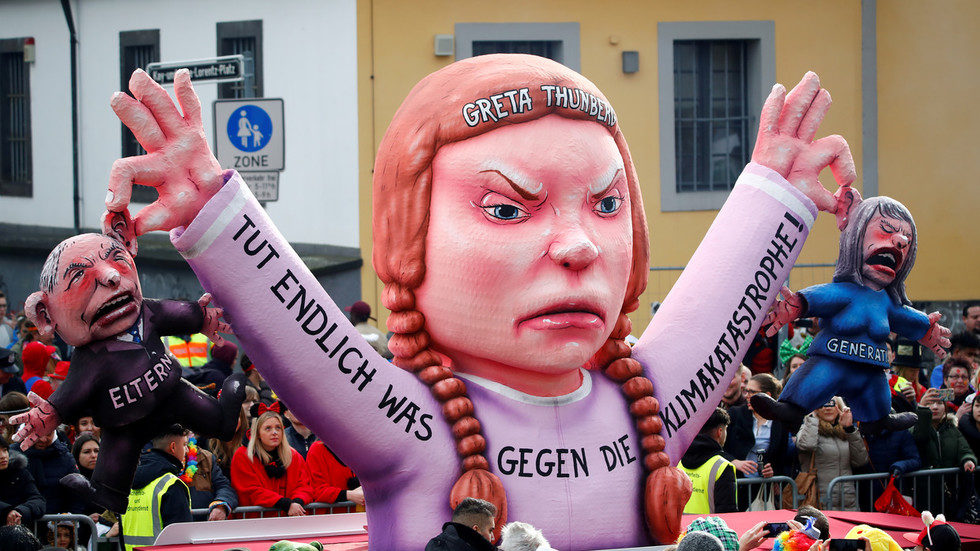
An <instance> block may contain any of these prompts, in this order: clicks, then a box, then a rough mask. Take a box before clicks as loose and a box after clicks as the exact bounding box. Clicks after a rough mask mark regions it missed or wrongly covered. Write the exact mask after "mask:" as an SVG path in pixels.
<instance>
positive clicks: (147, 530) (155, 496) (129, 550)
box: [122, 473, 191, 551]
mask: <svg viewBox="0 0 980 551" xmlns="http://www.w3.org/2000/svg"><path fill="white" fill-rule="evenodd" d="M174 484H180V485H181V486H183V487H184V491H185V492H187V503H188V507H189V506H190V502H191V491H190V490H189V489H188V488H187V484H184V481H183V480H181V479H180V478H178V477H176V476H174V475H173V474H170V473H166V474H164V475H163V476H161V477H160V478H157V479H156V480H154V481H153V482H150V483H149V484H147V485H146V486H144V487H142V488H140V489H138V490H137V489H133V490H132V491H131V492H130V493H129V506H128V507H127V508H126V512H125V513H124V514H123V516H122V533H123V537H124V538H125V540H126V551H133V549H134V548H136V547H140V546H148V545H153V543H154V542H155V541H156V539H157V535H158V534H159V533H160V531H161V530H163V518H161V517H160V503H162V502H163V494H165V493H167V490H168V489H170V487H171V486H173V485H174Z"/></svg>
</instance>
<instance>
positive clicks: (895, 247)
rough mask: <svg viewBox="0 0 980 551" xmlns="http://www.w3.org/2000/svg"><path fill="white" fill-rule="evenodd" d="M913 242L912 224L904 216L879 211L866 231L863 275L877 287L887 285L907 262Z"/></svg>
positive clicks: (869, 284) (869, 285)
mask: <svg viewBox="0 0 980 551" xmlns="http://www.w3.org/2000/svg"><path fill="white" fill-rule="evenodd" d="M911 243H912V225H911V224H909V223H908V222H906V221H904V220H898V219H896V218H892V217H890V216H883V215H882V214H880V213H878V214H875V215H874V216H873V217H872V218H871V220H870V221H869V222H868V227H867V228H866V229H865V231H864V266H863V267H862V268H861V275H862V276H863V277H864V281H865V284H866V285H867V286H868V287H871V288H872V289H874V290H876V291H877V290H880V289H884V288H885V287H887V286H888V285H889V284H890V283H891V282H892V281H894V280H895V274H897V273H898V271H899V270H901V269H902V266H904V265H905V260H906V255H908V252H909V245H910V244H911Z"/></svg>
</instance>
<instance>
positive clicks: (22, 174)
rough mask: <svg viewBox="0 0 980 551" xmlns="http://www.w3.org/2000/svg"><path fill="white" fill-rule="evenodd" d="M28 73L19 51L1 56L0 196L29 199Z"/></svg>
mask: <svg viewBox="0 0 980 551" xmlns="http://www.w3.org/2000/svg"><path fill="white" fill-rule="evenodd" d="M32 176H33V171H32V164H31V88H30V71H29V70H28V65H27V63H25V62H24V54H23V53H22V52H21V51H12V52H11V51H8V52H3V53H0V195H10V196H20V197H30V196H31V195H32V193H33V181H32Z"/></svg>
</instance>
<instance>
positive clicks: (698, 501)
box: [677, 455, 737, 515]
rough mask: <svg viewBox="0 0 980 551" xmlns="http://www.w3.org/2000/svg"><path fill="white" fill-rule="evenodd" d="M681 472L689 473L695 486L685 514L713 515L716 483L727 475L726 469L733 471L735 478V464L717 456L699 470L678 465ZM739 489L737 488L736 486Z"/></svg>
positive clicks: (682, 463)
mask: <svg viewBox="0 0 980 551" xmlns="http://www.w3.org/2000/svg"><path fill="white" fill-rule="evenodd" d="M677 467H678V468H680V470H682V471H684V472H685V473H687V476H688V478H690V479H691V484H692V485H693V486H694V491H693V492H691V499H690V500H688V502H687V505H685V506H684V514H689V513H690V514H696V515H701V514H713V513H714V512H715V482H716V481H717V480H718V479H719V478H721V475H723V474H724V473H725V469H728V468H731V469H732V476H733V477H734V476H735V464H734V463H732V462H731V461H728V460H727V459H725V458H724V457H722V456H720V455H716V456H714V457H712V458H711V459H709V460H707V461H705V462H704V464H703V465H701V466H700V467H698V468H697V469H689V468H687V467H685V466H684V462H683V461H682V462H681V463H680V464H678V465H677ZM736 488H737V486H736Z"/></svg>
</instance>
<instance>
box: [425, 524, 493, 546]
mask: <svg viewBox="0 0 980 551" xmlns="http://www.w3.org/2000/svg"><path fill="white" fill-rule="evenodd" d="M495 549H497V548H496V547H494V545H493V544H492V543H490V542H489V541H487V539H486V538H484V537H483V536H481V535H480V533H479V532H477V531H476V530H474V529H472V528H470V527H469V526H465V525H463V524H457V523H455V522H447V523H446V524H443V525H442V533H441V534H439V535H438V536H436V537H434V538H432V539H431V540H429V543H427V544H426V546H425V551H493V550H495Z"/></svg>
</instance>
